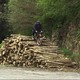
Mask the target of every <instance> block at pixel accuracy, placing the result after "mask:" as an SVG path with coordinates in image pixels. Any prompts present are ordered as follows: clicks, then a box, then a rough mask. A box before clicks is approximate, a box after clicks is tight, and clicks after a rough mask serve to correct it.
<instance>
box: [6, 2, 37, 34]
mask: <svg viewBox="0 0 80 80" xmlns="http://www.w3.org/2000/svg"><path fill="white" fill-rule="evenodd" d="M8 8H9V23H10V25H11V26H12V27H13V31H14V33H20V34H27V35H28V34H30V32H31V31H32V30H31V27H32V26H33V23H34V20H35V18H34V15H36V7H35V0H10V1H9V4H8Z"/></svg>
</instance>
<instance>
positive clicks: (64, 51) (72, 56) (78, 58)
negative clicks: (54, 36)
mask: <svg viewBox="0 0 80 80" xmlns="http://www.w3.org/2000/svg"><path fill="white" fill-rule="evenodd" d="M60 50H61V53H62V54H64V56H65V57H67V58H69V59H71V60H72V61H74V62H76V63H77V66H78V67H79V68H80V53H75V52H72V51H71V50H69V49H66V48H61V49H60Z"/></svg>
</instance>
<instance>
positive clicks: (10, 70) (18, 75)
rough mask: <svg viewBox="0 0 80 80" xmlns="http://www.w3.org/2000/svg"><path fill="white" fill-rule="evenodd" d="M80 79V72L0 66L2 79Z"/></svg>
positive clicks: (0, 79)
mask: <svg viewBox="0 0 80 80" xmlns="http://www.w3.org/2000/svg"><path fill="white" fill-rule="evenodd" d="M4 79H5V80H12V79H15V80H19V79H21V80H24V79H28V80H33V79H40V80H43V79H45V80H48V79H49V80H80V73H77V72H75V73H74V72H49V71H46V70H45V71H43V70H39V69H29V68H16V67H5V66H2V67H0V80H4Z"/></svg>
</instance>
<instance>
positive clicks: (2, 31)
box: [0, 0, 10, 42]
mask: <svg viewBox="0 0 80 80" xmlns="http://www.w3.org/2000/svg"><path fill="white" fill-rule="evenodd" d="M7 3H8V0H0V42H1V41H2V40H3V39H4V38H5V37H6V36H8V35H9V33H10V30H9V27H8V22H7Z"/></svg>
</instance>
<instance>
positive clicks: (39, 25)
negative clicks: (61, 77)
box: [32, 21, 42, 39]
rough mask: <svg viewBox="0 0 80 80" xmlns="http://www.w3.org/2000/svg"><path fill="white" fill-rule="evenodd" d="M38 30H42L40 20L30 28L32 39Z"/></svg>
mask: <svg viewBox="0 0 80 80" xmlns="http://www.w3.org/2000/svg"><path fill="white" fill-rule="evenodd" d="M39 32H42V25H41V23H40V21H37V22H36V23H35V25H34V26H33V29H32V38H33V39H34V35H35V34H36V33H39Z"/></svg>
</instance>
